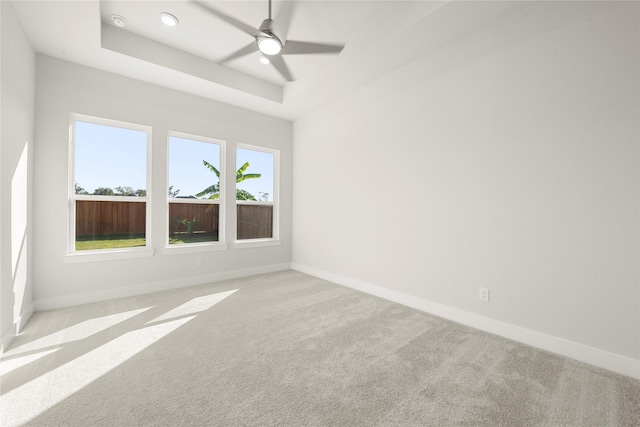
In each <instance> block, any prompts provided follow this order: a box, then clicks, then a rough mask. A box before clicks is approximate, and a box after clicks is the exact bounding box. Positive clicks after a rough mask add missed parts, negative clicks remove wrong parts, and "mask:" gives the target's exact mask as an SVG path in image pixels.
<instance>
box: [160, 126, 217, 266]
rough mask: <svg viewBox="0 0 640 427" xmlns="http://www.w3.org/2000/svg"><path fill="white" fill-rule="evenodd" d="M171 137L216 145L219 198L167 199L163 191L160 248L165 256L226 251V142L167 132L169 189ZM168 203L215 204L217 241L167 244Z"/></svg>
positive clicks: (167, 196)
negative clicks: (218, 165) (162, 238)
mask: <svg viewBox="0 0 640 427" xmlns="http://www.w3.org/2000/svg"><path fill="white" fill-rule="evenodd" d="M171 137H176V138H183V139H190V140H193V141H199V142H206V143H210V144H217V145H218V146H220V198H219V199H217V200H211V199H185V198H178V197H169V192H168V191H165V198H166V202H165V204H166V209H165V212H166V218H165V227H164V230H165V244H164V247H163V248H162V252H163V253H164V254H165V255H177V254H184V253H198V252H213V251H224V250H226V249H227V247H228V244H227V243H226V239H225V236H226V234H225V230H226V226H225V224H226V221H225V216H226V215H225V206H226V185H225V173H226V164H227V163H226V162H227V151H226V150H227V142H226V141H224V140H221V139H215V138H209V137H206V136H200V135H193V134H189V133H184V132H177V131H169V132H168V133H167V145H166V147H167V155H166V159H167V164H166V174H165V175H166V177H167V179H166V185H165V187H166V188H167V189H168V188H169V162H170V159H169V139H170V138H171ZM170 203H193V204H205V205H210V204H217V205H218V206H219V207H218V212H219V214H218V221H219V222H218V241H217V242H201V243H185V244H182V245H171V244H169V204H170Z"/></svg>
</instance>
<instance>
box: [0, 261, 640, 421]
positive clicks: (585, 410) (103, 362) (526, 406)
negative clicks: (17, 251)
mask: <svg viewBox="0 0 640 427" xmlns="http://www.w3.org/2000/svg"><path fill="white" fill-rule="evenodd" d="M0 367H1V368H2V369H1V370H2V372H1V373H2V377H1V383H0V386H1V388H0V393H1V397H0V413H1V417H2V418H1V420H0V421H1V422H0V424H1V425H2V426H16V425H29V426H49V427H50V426H82V427H86V426H118V427H126V426H276V425H277V426H514V427H515V426H580V427H583V426H638V425H640V381H638V380H634V379H631V378H628V377H624V376H621V375H617V374H614V373H611V372H608V371H605V370H602V369H599V368H596V367H593V366H590V365H586V364H583V363H580V362H577V361H574V360H571V359H567V358H564V357H561V356H557V355H554V354H551V353H548V352H545V351H542V350H538V349H535V348H532V347H528V346H525V345H522V344H519V343H516V342H513V341H510V340H507V339H504V338H500V337H496V336H494V335H491V334H488V333H484V332H481V331H478V330H475V329H473V328H469V327H466V326H462V325H459V324H456V323H454V322H451V321H448V320H444V319H441V318H438V317H434V316H431V315H429V314H426V313H423V312H420V311H417V310H414V309H411V308H408V307H405V306H402V305H399V304H395V303H392V302H389V301H386V300H382V299H379V298H376V297H373V296H370V295H366V294H363V293H360V292H357V291H354V290H351V289H348V288H345V287H342V286H338V285H335V284H332V283H329V282H327V281H324V280H321V279H318V278H314V277H311V276H308V275H305V274H302V273H299V272H295V271H283V272H278V273H270V274H264V275H259V276H253V277H248V278H243V279H236V280H228V281H224V282H217V283H213V284H209V285H201V286H194V287H189V288H183V289H177V290H171V291H166V292H158V293H153V294H148V295H142V296H137V297H132V298H124V299H118V300H111V301H106V302H100V303H95V304H87V305H83V306H78V307H73V308H65V309H59V310H52V311H47V312H39V313H35V314H34V315H33V317H32V318H31V320H30V322H29V324H28V325H27V327H26V328H25V331H24V332H23V333H22V334H21V335H20V336H18V337H16V339H15V340H14V342H13V344H12V346H11V347H10V348H9V350H8V351H7V352H5V353H4V354H3V355H2V360H1V363H0Z"/></svg>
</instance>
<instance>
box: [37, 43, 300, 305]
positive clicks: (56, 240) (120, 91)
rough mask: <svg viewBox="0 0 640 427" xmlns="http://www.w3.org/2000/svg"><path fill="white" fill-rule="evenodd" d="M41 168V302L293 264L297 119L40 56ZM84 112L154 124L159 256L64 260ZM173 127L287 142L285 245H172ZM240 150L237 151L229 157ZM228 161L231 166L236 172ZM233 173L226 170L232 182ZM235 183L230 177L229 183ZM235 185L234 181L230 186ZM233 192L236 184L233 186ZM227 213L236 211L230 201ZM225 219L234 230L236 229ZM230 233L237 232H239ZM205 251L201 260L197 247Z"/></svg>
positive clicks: (230, 142) (232, 140)
mask: <svg viewBox="0 0 640 427" xmlns="http://www.w3.org/2000/svg"><path fill="white" fill-rule="evenodd" d="M36 88H37V91H36V92H37V98H36V99H37V104H36V105H37V106H36V147H37V148H36V153H35V174H34V181H35V185H34V208H35V211H34V238H35V239H36V243H37V245H36V247H35V248H34V275H33V287H34V300H35V301H36V308H37V309H46V308H50V307H58V306H64V305H73V304H78V303H82V302H86V301H92V300H98V299H104V298H113V297H117V296H124V295H133V294H138V293H142V292H150V291H154V290H160V289H166V288H172V287H177V286H186V285H191V284H196V283H203V282H207V281H209V280H217V279H221V278H226V277H232V276H234V275H244V274H250V273H257V272H262V271H269V270H272V269H281V268H287V267H288V266H289V263H290V260H291V225H290V224H291V173H292V172H291V122H289V121H286V120H281V119H276V118H272V117H269V116H265V115H263V114H259V113H254V112H250V111H247V110H243V109H240V108H237V107H232V106H229V105H226V104H222V103H219V102H214V101H210V100H206V99H204V98H199V97H196V96H193V95H188V94H184V93H181V92H177V91H174V90H170V89H166V88H161V87H159V86H155V85H152V84H147V83H143V82H140V81H136V80H132V79H129V78H125V77H122V76H117V75H114V74H111V73H107V72H103V71H98V70H95V69H91V68H87V67H84V66H79V65H76V64H72V63H69V62H65V61H62V60H58V59H54V58H51V57H47V56H43V55H38V56H37V85H36ZM72 112H73V113H80V114H86V115H90V116H97V117H104V118H108V119H114V120H121V121H125V122H131V123H138V124H143V125H149V126H152V128H153V131H152V134H153V137H152V138H153V148H152V156H153V157H152V162H153V165H152V173H153V187H152V194H151V196H152V199H153V200H152V230H151V233H152V234H151V237H152V240H153V241H154V242H155V243H154V246H155V247H156V251H155V254H154V256H153V257H150V258H137V259H127V260H111V261H102V262H90V263H77V264H68V263H65V254H66V248H67V205H68V194H67V188H68V187H67V185H68V183H67V179H68V144H69V114H70V113H72ZM169 130H173V131H178V132H185V133H189V134H194V135H201V136H205V137H210V138H216V139H222V140H225V141H227V151H228V153H231V154H233V155H234V154H235V146H236V144H238V143H244V144H252V145H258V146H263V147H268V148H273V149H278V150H280V155H281V158H280V160H281V206H280V217H281V223H280V237H281V241H282V243H281V244H280V245H278V246H271V247H261V248H252V249H234V248H233V246H232V245H230V247H229V248H228V249H227V250H226V251H221V252H206V253H190V254H180V255H174V254H171V255H167V254H164V253H163V251H162V247H163V246H164V241H165V239H166V234H165V233H166V230H165V227H166V226H165V224H166V215H167V213H166V204H165V203H166V161H167V159H166V141H167V131H169ZM228 158H234V157H228ZM234 165H235V161H232V162H231V163H230V167H229V171H230V174H231V175H230V176H232V177H235V174H234V170H231V169H233V166H234ZM233 180H234V178H232V179H228V181H229V182H233ZM231 185H232V184H231ZM228 191H229V189H228ZM227 194H233V192H231V193H227ZM226 213H227V216H228V217H232V216H234V215H235V210H234V206H233V205H232V204H230V203H229V204H228V206H227V210H226ZM233 224H235V223H234V222H232V221H230V220H228V221H227V229H226V234H227V236H234V235H235V233H234V230H233V228H231V227H232V226H233ZM231 238H232V237H231ZM200 256H204V257H205V261H204V265H203V266H197V265H196V260H197V257H200Z"/></svg>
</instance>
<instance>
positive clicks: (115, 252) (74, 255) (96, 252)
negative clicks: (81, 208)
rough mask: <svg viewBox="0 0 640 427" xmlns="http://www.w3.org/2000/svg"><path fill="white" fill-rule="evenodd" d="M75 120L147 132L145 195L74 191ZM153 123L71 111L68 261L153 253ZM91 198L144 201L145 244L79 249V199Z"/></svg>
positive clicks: (133, 201)
mask: <svg viewBox="0 0 640 427" xmlns="http://www.w3.org/2000/svg"><path fill="white" fill-rule="evenodd" d="M76 122H85V123H92V124H96V125H102V126H110V127H116V128H121V129H129V130H135V131H141V132H145V133H146V135H147V141H146V177H145V178H146V188H145V190H146V196H144V197H140V196H138V197H135V198H132V197H125V196H102V195H83V194H76V192H75V184H76V179H75V172H76V132H75V129H76V126H75V123H76ZM152 141H153V134H152V127H151V126H148V125H141V124H137V123H131V122H124V121H120V120H114V119H107V118H104V117H96V116H89V115H86V114H78V113H71V114H70V115H69V150H68V152H69V162H68V198H67V201H68V206H67V217H68V221H67V253H66V256H65V262H67V263H75V262H92V261H107V260H113V259H126V258H142V257H150V256H153V254H154V252H155V250H154V248H153V232H152V228H151V227H152V214H151V211H152V209H151V205H152V202H151V194H152V183H153V180H152V145H153V144H152ZM82 200H89V201H101V202H132V203H135V202H138V203H145V215H146V218H145V245H144V246H137V247H131V248H113V249H91V250H82V251H78V250H76V201H82Z"/></svg>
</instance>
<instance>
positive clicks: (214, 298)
mask: <svg viewBox="0 0 640 427" xmlns="http://www.w3.org/2000/svg"><path fill="white" fill-rule="evenodd" d="M237 290H238V289H234V290H232V291H226V292H218V293H216V294H211V295H204V296H201V297H197V298H193V299H191V300H189V301H187V302H185V303H184V304H182V305H179V306H178V307H176V308H174V309H173V310H169V311H167V312H166V313H164V314H163V315H161V316H158V317H156V318H155V319H153V320H150V321H149V322H147V324H150V323H155V322H161V321H163V320H169V319H175V318H177V317H181V316H187V315H189V314H195V313H200V312H203V311H206V310H209V309H210V308H211V307H213V306H214V305H216V304H217V303H219V302H220V301H222V300H224V299H225V298H227V297H228V296H230V295H232V294H233V293H234V292H236V291H237Z"/></svg>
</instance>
